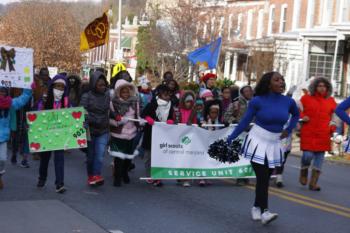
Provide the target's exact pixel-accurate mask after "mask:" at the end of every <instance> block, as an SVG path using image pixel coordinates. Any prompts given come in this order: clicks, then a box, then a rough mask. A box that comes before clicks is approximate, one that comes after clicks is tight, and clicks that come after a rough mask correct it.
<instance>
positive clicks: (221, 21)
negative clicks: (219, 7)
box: [219, 17, 225, 36]
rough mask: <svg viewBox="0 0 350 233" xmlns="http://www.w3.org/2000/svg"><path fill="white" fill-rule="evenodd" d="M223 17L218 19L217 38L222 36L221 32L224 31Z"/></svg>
mask: <svg viewBox="0 0 350 233" xmlns="http://www.w3.org/2000/svg"><path fill="white" fill-rule="evenodd" d="M224 23H225V17H221V18H220V26H219V36H222V31H223V30H224Z"/></svg>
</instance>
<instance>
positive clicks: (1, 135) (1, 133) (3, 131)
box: [0, 89, 32, 143]
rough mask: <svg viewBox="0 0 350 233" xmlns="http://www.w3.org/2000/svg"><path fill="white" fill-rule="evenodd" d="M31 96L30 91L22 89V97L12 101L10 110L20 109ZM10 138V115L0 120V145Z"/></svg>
mask: <svg viewBox="0 0 350 233" xmlns="http://www.w3.org/2000/svg"><path fill="white" fill-rule="evenodd" d="M31 96H32V90H29V89H24V91H23V93H22V95H20V96H19V97H17V98H13V99H12V105H11V108H13V109H14V110H18V109H20V108H22V107H23V106H24V105H25V104H26V103H27V102H28V101H29V99H30V97H31ZM9 138H10V114H8V115H7V117H3V118H0V143H1V142H7V141H8V140H9Z"/></svg>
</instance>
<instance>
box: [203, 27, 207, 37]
mask: <svg viewBox="0 0 350 233" xmlns="http://www.w3.org/2000/svg"><path fill="white" fill-rule="evenodd" d="M207 31H208V25H207V24H206V23H204V26H203V39H205V38H206V37H207Z"/></svg>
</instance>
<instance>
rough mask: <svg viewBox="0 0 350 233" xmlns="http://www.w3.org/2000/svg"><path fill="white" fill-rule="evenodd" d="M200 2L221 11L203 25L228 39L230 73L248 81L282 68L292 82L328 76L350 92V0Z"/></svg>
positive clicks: (344, 92) (338, 91) (342, 91)
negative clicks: (216, 29) (215, 28)
mask: <svg viewBox="0 0 350 233" xmlns="http://www.w3.org/2000/svg"><path fill="white" fill-rule="evenodd" d="M196 2H197V3H198V2H201V4H200V7H201V8H202V10H203V12H210V11H213V10H215V12H216V15H215V17H212V16H211V17H210V18H208V19H206V20H205V21H204V23H199V24H201V25H199V28H201V30H202V31H203V34H205V33H206V32H207V31H208V28H209V27H211V28H212V27H217V28H218V31H219V33H218V34H219V35H221V36H222V37H223V41H224V42H223V51H222V52H223V56H224V63H223V64H222V67H223V70H224V76H225V77H229V78H231V79H234V80H237V81H238V83H247V82H254V81H255V80H256V79H257V78H258V77H259V76H260V75H261V74H262V73H263V72H266V71H269V70H277V71H280V72H281V73H282V74H283V75H284V76H285V78H286V82H287V85H288V86H291V85H294V84H300V83H303V82H306V81H307V80H308V79H309V78H310V77H312V76H325V77H327V78H329V79H330V80H331V81H332V83H333V84H334V86H335V94H336V95H338V96H339V95H347V94H348V93H349V86H350V73H349V72H348V66H349V62H348V61H349V49H350V0H260V1H259V0H256V1H240V0H202V1H196ZM204 36H208V35H204ZM211 36H212V35H211ZM216 36H217V35H216ZM333 68H334V69H333ZM333 71H334V72H333Z"/></svg>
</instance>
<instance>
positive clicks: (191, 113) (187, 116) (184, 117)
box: [179, 91, 197, 124]
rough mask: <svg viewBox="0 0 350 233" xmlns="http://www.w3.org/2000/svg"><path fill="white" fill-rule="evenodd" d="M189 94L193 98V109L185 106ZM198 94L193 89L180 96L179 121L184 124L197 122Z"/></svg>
mask: <svg viewBox="0 0 350 233" xmlns="http://www.w3.org/2000/svg"><path fill="white" fill-rule="evenodd" d="M188 96H192V98H193V107H192V108H191V109H186V108H185V100H186V98H187V97H188ZM195 103H196V96H195V94H194V93H193V92H192V91H186V92H185V93H184V94H183V96H182V97H181V98H180V120H179V123H183V124H197V112H196V110H195V106H196V104H195Z"/></svg>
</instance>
